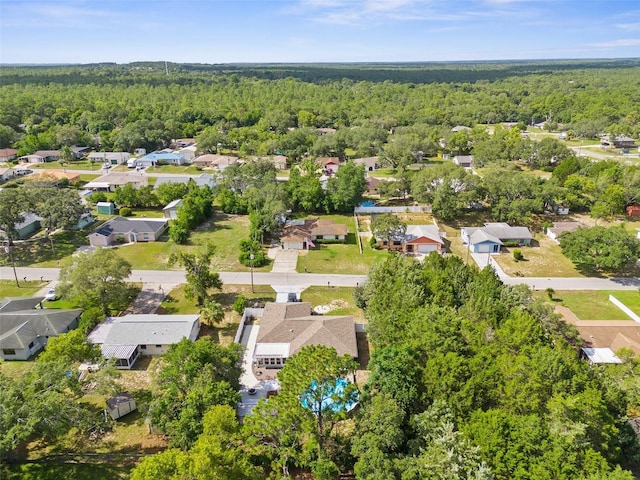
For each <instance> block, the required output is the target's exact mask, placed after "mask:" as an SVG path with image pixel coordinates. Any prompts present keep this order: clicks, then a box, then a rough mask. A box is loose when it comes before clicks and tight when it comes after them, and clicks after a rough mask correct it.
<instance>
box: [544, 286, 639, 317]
mask: <svg viewBox="0 0 640 480" xmlns="http://www.w3.org/2000/svg"><path fill="white" fill-rule="evenodd" d="M536 295H538V296H541V297H542V298H547V294H546V292H544V291H539V292H536ZM609 295H613V296H614V297H616V298H617V299H618V300H620V301H621V302H622V303H624V304H625V305H626V306H627V307H629V308H630V309H631V310H633V311H634V312H636V313H638V314H640V294H639V293H638V292H636V291H618V290H556V292H555V293H554V295H553V298H554V301H555V302H559V303H561V304H562V305H564V306H565V307H568V308H570V309H571V311H572V312H573V313H575V314H576V316H577V317H578V318H579V319H580V320H629V317H627V315H626V314H625V313H624V312H623V311H622V310H620V309H619V308H618V307H616V306H615V305H614V304H613V303H611V302H610V301H609Z"/></svg>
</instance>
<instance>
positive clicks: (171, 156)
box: [136, 151, 188, 168]
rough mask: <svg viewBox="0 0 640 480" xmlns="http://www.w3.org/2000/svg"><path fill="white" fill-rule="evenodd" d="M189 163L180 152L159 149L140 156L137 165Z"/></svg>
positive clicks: (143, 166) (145, 166)
mask: <svg viewBox="0 0 640 480" xmlns="http://www.w3.org/2000/svg"><path fill="white" fill-rule="evenodd" d="M185 163H188V162H187V161H186V160H185V158H184V157H183V156H182V155H180V154H179V153H173V152H172V151H168V152H166V151H158V152H153V153H149V154H147V155H145V156H144V157H142V158H138V161H137V163H136V166H138V167H141V168H147V167H153V166H155V165H159V164H165V165H183V164H185Z"/></svg>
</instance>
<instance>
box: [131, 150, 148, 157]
mask: <svg viewBox="0 0 640 480" xmlns="http://www.w3.org/2000/svg"><path fill="white" fill-rule="evenodd" d="M146 154H147V149H146V148H136V149H135V150H134V151H133V155H134V156H136V157H142V156H144V155H146Z"/></svg>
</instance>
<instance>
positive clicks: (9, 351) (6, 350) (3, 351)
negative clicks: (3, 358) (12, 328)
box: [2, 348, 16, 355]
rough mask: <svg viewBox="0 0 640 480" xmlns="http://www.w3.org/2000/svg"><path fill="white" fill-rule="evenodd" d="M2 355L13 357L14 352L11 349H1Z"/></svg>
mask: <svg viewBox="0 0 640 480" xmlns="http://www.w3.org/2000/svg"><path fill="white" fill-rule="evenodd" d="M2 353H4V354H5V355H15V354H16V351H15V350H14V349H13V348H3V349H2Z"/></svg>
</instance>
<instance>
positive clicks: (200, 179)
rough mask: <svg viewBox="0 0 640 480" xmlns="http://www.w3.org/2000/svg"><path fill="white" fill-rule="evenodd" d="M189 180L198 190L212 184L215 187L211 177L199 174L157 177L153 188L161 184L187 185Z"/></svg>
mask: <svg viewBox="0 0 640 480" xmlns="http://www.w3.org/2000/svg"><path fill="white" fill-rule="evenodd" d="M190 180H192V181H193V182H195V184H196V185H197V186H198V187H200V188H202V187H204V186H206V185H211V184H212V183H213V184H214V185H215V180H214V178H213V176H212V175H209V174H208V173H201V174H200V175H189V176H186V175H181V176H175V177H158V178H157V179H156V183H155V186H154V188H158V187H159V186H160V185H162V184H163V183H182V184H183V185H187V184H188V183H189V181H190Z"/></svg>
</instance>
